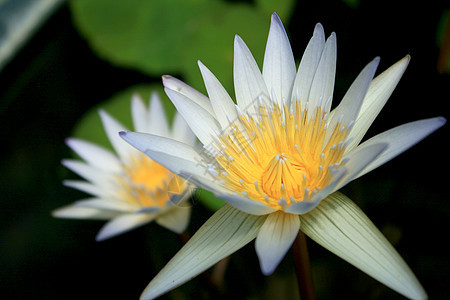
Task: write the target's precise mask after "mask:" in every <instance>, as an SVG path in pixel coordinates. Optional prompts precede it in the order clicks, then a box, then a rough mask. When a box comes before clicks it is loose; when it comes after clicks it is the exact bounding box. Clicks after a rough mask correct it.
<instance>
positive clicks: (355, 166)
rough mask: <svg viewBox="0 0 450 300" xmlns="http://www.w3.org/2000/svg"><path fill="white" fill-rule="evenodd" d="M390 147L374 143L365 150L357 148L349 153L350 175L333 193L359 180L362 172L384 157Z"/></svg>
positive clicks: (348, 165)
mask: <svg viewBox="0 0 450 300" xmlns="http://www.w3.org/2000/svg"><path fill="white" fill-rule="evenodd" d="M388 146H389V145H388V144H387V143H382V142H381V141H380V142H379V143H376V144H375V143H374V144H372V145H368V146H367V147H364V148H356V149H355V151H353V152H352V153H349V155H348V156H347V159H349V161H348V162H347V163H346V164H345V168H346V169H347V170H348V173H347V174H346V175H345V176H344V177H343V178H342V179H341V182H340V183H339V185H337V186H336V188H335V189H334V190H333V191H330V192H334V191H337V190H339V189H340V188H341V187H343V186H344V185H346V184H347V183H349V182H350V181H352V180H355V179H356V178H358V177H359V176H360V174H361V172H362V170H364V169H365V168H366V167H367V166H368V165H370V164H371V163H373V162H374V161H376V159H377V158H379V157H380V156H382V155H383V154H384V153H385V152H386V151H387V149H388V148H389V147H388Z"/></svg>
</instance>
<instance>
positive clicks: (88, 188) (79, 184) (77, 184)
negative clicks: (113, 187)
mask: <svg viewBox="0 0 450 300" xmlns="http://www.w3.org/2000/svg"><path fill="white" fill-rule="evenodd" d="M63 184H64V185H65V186H67V187H71V188H73V189H77V190H79V191H82V192H85V193H88V194H91V195H93V196H97V197H106V196H108V194H109V191H108V190H104V189H103V188H102V187H99V186H98V185H94V184H92V183H91V182H87V181H82V180H64V181H63Z"/></svg>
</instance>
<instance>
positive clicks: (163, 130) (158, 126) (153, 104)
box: [146, 92, 169, 136]
mask: <svg viewBox="0 0 450 300" xmlns="http://www.w3.org/2000/svg"><path fill="white" fill-rule="evenodd" d="M146 133H151V134H156V135H160V136H169V124H168V123H167V116H166V112H165V111H164V107H163V105H162V103H161V99H159V96H158V94H157V93H156V92H153V93H152V95H151V97H150V109H149V117H148V128H147V131H146Z"/></svg>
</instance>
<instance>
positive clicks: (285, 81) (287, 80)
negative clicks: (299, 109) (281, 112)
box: [262, 13, 296, 105]
mask: <svg viewBox="0 0 450 300" xmlns="http://www.w3.org/2000/svg"><path fill="white" fill-rule="evenodd" d="M295 71H296V70H295V60H294V55H293V54H292V49H291V44H290V43H289V38H288V36H287V34H286V31H285V30H284V27H283V23H282V22H281V20H280V18H279V17H278V15H277V14H276V13H273V14H272V21H271V24H270V30H269V37H268V39H267V45H266V52H265V54H264V64H263V71H262V74H263V78H264V81H265V83H266V86H267V90H268V91H269V92H271V96H272V91H273V93H274V96H275V98H276V100H277V102H278V104H279V105H281V104H283V103H285V102H287V101H289V100H290V94H291V88H292V84H293V82H294V78H295ZM283 99H284V100H285V101H283ZM272 101H275V99H272Z"/></svg>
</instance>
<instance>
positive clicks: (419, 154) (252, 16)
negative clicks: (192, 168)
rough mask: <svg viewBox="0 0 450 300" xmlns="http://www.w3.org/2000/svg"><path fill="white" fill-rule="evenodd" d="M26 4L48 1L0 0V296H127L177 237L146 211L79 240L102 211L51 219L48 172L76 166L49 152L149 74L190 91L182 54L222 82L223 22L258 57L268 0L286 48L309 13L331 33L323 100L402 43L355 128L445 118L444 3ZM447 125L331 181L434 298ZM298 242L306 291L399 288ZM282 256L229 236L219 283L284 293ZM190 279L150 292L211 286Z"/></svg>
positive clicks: (68, 197) (331, 294) (448, 263)
mask: <svg viewBox="0 0 450 300" xmlns="http://www.w3.org/2000/svg"><path fill="white" fill-rule="evenodd" d="M37 2H42V3H45V2H47V3H48V1H28V0H20V1H19V0H4V1H0V49H1V50H2V49H5V48H2V47H4V46H5V45H9V47H10V48H8V49H12V50H11V51H12V52H11V53H12V54H10V55H6V56H1V55H0V59H1V60H2V61H1V63H0V66H2V69H1V70H0V82H1V83H0V124H1V126H2V127H1V128H3V131H2V140H3V141H4V142H3V144H2V145H3V147H2V148H1V156H0V157H1V158H0V159H1V162H0V174H1V175H0V176H1V177H0V192H1V195H2V197H1V201H0V214H1V215H0V282H1V283H2V284H1V285H2V287H1V288H0V298H4V299H38V298H39V299H61V297H63V298H64V299H80V298H92V299H97V298H100V299H116V298H119V299H122V298H125V299H136V298H138V296H139V295H140V293H141V292H142V290H143V288H144V287H145V286H146V285H147V283H148V282H149V281H150V280H151V278H153V276H154V275H155V274H156V273H157V272H158V271H159V270H160V269H161V268H162V266H163V265H164V264H165V263H166V262H167V261H168V260H169V259H170V258H171V257H172V256H173V255H174V254H175V253H176V252H177V250H178V249H179V248H180V247H181V244H182V243H181V241H180V240H179V238H178V237H177V235H175V234H173V235H172V234H171V235H169V234H167V231H165V230H161V228H160V227H159V226H157V225H155V224H150V225H148V226H145V227H143V228H139V229H136V230H133V231H132V232H129V233H128V234H126V235H122V236H119V237H116V238H114V239H111V240H108V241H105V242H103V243H95V242H94V241H93V238H92V237H93V235H95V233H96V232H98V230H99V229H100V228H101V226H102V225H103V222H96V221H91V222H79V221H71V220H59V219H54V218H52V217H51V215H50V212H51V211H52V210H54V209H56V208H58V207H60V206H61V205H64V204H65V203H71V202H73V201H76V200H78V199H80V198H81V197H83V196H84V194H83V193H81V192H78V191H76V190H72V189H69V188H67V187H64V186H62V184H61V181H62V180H64V179H77V178H78V177H77V176H76V175H75V174H73V173H71V172H70V171H68V170H67V169H65V168H64V167H63V166H61V164H60V161H61V159H63V158H67V157H70V156H71V155H72V153H71V151H70V149H68V148H67V147H66V145H65V144H64V140H65V138H66V137H68V136H76V137H78V138H83V139H86V140H90V141H95V142H97V141H98V143H100V144H102V143H103V145H107V139H106V137H104V136H103V141H102V138H101V137H100V135H102V134H103V133H102V131H103V129H102V127H101V124H100V120H99V119H98V116H97V115H96V114H97V110H98V108H99V107H100V106H101V107H103V108H105V110H106V111H108V112H109V113H110V114H111V115H114V116H117V118H118V119H120V120H121V121H122V122H123V123H124V125H126V126H128V127H131V118H130V111H129V99H130V98H131V95H132V94H133V93H135V92H139V93H140V94H141V95H142V97H143V98H144V99H148V97H149V95H150V89H152V88H156V89H158V88H161V82H160V76H161V75H163V74H172V75H175V76H177V77H178V78H181V79H183V80H184V81H186V82H188V83H189V85H191V86H193V87H194V88H196V89H198V90H200V91H202V92H206V91H205V88H204V86H203V84H202V83H201V75H200V72H199V71H198V69H197V67H196V61H197V59H202V62H204V63H205V64H206V65H208V67H209V68H210V69H211V70H213V71H214V73H215V74H216V76H217V77H218V79H219V80H220V81H221V82H222V83H223V84H224V86H225V88H227V89H228V91H229V92H231V91H232V68H231V67H230V66H231V65H232V63H231V60H232V55H233V49H232V45H233V43H232V41H233V38H234V35H235V34H239V35H240V36H241V37H242V38H243V39H244V40H245V41H246V43H247V44H248V46H249V48H250V49H251V50H252V53H253V54H254V56H255V59H256V60H257V62H258V63H259V64H260V66H261V64H262V58H263V50H264V48H265V47H264V46H265V37H266V36H267V33H268V30H269V24H268V23H267V19H268V18H269V16H270V15H271V14H272V13H273V12H274V11H276V12H277V13H278V14H279V15H280V17H281V19H282V20H283V22H284V24H285V25H286V28H287V32H288V34H289V35H290V39H291V43H292V47H293V51H294V56H295V57H300V56H301V53H302V51H303V49H304V47H305V46H306V44H307V42H308V40H309V38H310V32H311V31H312V29H313V28H314V25H315V24H316V23H317V22H321V23H322V24H323V25H324V27H325V28H327V29H328V30H333V31H336V32H337V36H338V39H339V41H338V44H339V45H340V46H339V48H338V49H339V50H338V60H337V61H338V62H339V63H338V65H337V76H336V78H337V82H336V87H335V98H336V99H340V98H342V96H343V95H344V93H345V91H346V90H347V89H348V87H349V85H350V84H351V82H352V80H353V79H354V78H355V76H356V75H357V74H358V72H359V71H360V69H361V67H362V66H363V65H364V64H365V63H366V62H367V61H368V60H370V59H371V58H373V57H375V56H380V57H381V62H380V67H379V69H380V70H384V69H386V68H387V67H388V66H390V65H392V64H393V63H394V62H396V61H398V60H399V59H400V58H402V57H404V56H405V55H406V54H410V55H411V57H412V59H411V62H410V64H409V66H408V69H407V70H406V72H405V75H404V76H403V78H402V80H401V82H400V84H399V85H398V86H397V88H396V90H395V91H394V93H393V95H392V96H391V98H390V100H389V101H388V103H387V105H386V107H385V109H384V110H383V114H382V116H380V118H379V119H378V120H377V121H375V123H374V124H373V126H372V127H371V129H370V130H369V132H368V134H367V136H373V135H374V134H375V133H378V132H382V131H384V130H386V129H389V128H392V127H394V126H397V125H400V124H403V123H406V122H408V121H411V120H416V119H423V118H428V117H433V116H436V115H442V116H444V117H446V118H447V119H448V118H449V115H448V97H449V93H448V86H449V84H450V82H449V73H448V70H449V53H448V51H449V50H448V49H449V46H448V45H449V39H450V37H449V35H450V34H449V30H448V27H449V25H448V24H449V22H448V4H446V3H445V2H433V3H426V4H424V3H418V2H414V3H412V2H410V1H403V0H402V1H397V2H396V3H395V6H394V4H393V3H392V2H391V1H387V0H382V1H374V0H365V1H364V0H345V1H344V0H334V1H325V0H319V1H295V0H283V1H275V0H254V1H237V0H233V1H231V0H230V1H225V0H215V1H213V0H190V1H185V0H169V1H143V0H141V1H138V0H133V1H106V0H75V1H70V2H65V1H54V3H53V4H52V5H50V6H48V7H47V8H45V7H44V8H43V10H42V11H41V10H40V9H38V8H37V7H36V6H33V5H34V4H35V3H37ZM12 3H13V4H12ZM32 4H33V5H32ZM26 8H29V10H27V11H28V12H29V13H31V15H35V16H36V17H35V18H34V19H33V20H34V21H33V22H31V23H30V22H25V23H23V24H28V25H27V26H28V27H27V26H25V25H20V24H22V23H20V22H18V21H17V20H18V18H19V17H18V16H22V18H24V20H30V18H31V17H30V16H31V15H29V14H23V15H21V14H18V15H15V16H16V17H14V18H13V17H12V15H11V13H12V12H13V11H14V12H17V11H21V10H22V9H24V10H25V9H26ZM19 19H20V18H19ZM11 20H14V22H12V21H11ZM17 24H19V25H17ZM29 24H31V25H32V26H30V25H29ZM13 26H19V27H20V28H22V30H23V31H21V32H22V34H21V35H20V36H21V37H22V41H21V42H17V43H13V44H11V43H7V41H9V40H10V39H8V37H11V36H13V37H14V36H16V35H14V34H12V33H14V32H19V31H14V29H13V28H15V27H13ZM23 26H25V27H23ZM329 33H330V32H327V35H328V34H329ZM11 34H12V35H11ZM258 51H259V52H258ZM1 53H4V52H1V51H0V54H1ZM163 104H164V105H165V108H166V111H169V110H171V111H172V113H171V114H169V117H170V118H171V117H172V115H173V107H172V106H171V104H170V103H169V101H167V102H164V103H163ZM410 107H412V109H409V108H410ZM417 107H419V109H418V108H417ZM119 116H120V117H119ZM127 118H128V119H127ZM448 134H449V130H448V126H446V127H444V128H442V129H441V130H439V131H437V132H436V133H434V134H433V135H432V136H430V137H429V138H427V139H426V140H424V141H423V142H421V143H420V144H418V145H417V146H416V147H414V148H413V149H411V150H408V151H407V152H406V153H404V154H402V155H401V156H400V157H398V158H396V159H394V160H393V161H391V163H390V164H389V165H386V166H383V167H380V168H379V169H378V170H377V172H373V173H370V174H367V175H366V176H364V177H363V178H360V179H358V180H357V181H355V182H353V183H351V184H349V185H348V186H347V187H345V188H344V189H343V192H344V193H345V194H346V195H348V196H349V197H350V198H352V199H353V200H354V201H355V202H356V203H357V204H358V205H359V206H360V207H362V208H363V210H364V211H365V212H366V214H368V215H370V217H371V219H372V221H373V222H374V223H375V224H376V225H377V226H378V227H379V228H380V229H381V230H382V232H383V233H384V234H385V235H386V236H387V238H388V239H389V241H390V242H391V243H392V244H394V246H395V247H396V249H397V250H398V251H399V252H400V253H402V256H403V257H404V258H405V260H406V261H408V264H409V265H410V267H411V268H412V269H413V270H414V272H415V274H416V275H417V277H418V279H419V280H420V281H421V283H422V285H423V286H424V288H425V289H426V290H427V292H428V294H429V296H430V298H434V299H440V298H445V296H446V295H447V285H448V278H449V277H450V272H449V267H450V258H449V256H448V253H449V250H450V249H449V247H448V246H446V245H445V243H444V242H443V234H445V232H446V231H447V230H446V228H447V226H448V225H447V224H448V221H447V220H448V219H449V217H450V204H449V201H448V199H449V197H450V193H449V192H448V189H445V188H444V187H445V184H446V183H447V175H446V174H445V173H444V174H441V173H442V172H445V171H446V170H448V167H449V160H448V159H447V157H446V155H445V154H446V153H445V150H443V148H442V147H444V143H445V141H446V140H447V138H448ZM205 199H206V200H205ZM208 199H210V197H209V194H208V193H206V192H203V191H200V192H197V193H196V195H195V196H194V198H193V201H194V203H195V204H194V209H193V212H192V213H193V215H192V222H191V223H190V225H189V227H188V231H189V232H190V233H193V232H195V231H196V230H197V229H198V228H199V227H200V225H201V224H203V223H204V221H205V220H206V219H208V218H209V216H210V215H211V214H212V209H214V208H216V207H217V206H220V203H215V202H208ZM197 200H198V201H197ZM200 200H201V201H202V203H206V204H207V206H204V205H202V204H200V203H198V202H199V201H200ZM156 241H158V242H156ZM308 245H309V250H310V256H311V259H312V262H311V263H312V268H313V276H314V284H315V288H316V294H317V296H318V298H320V299H338V298H346V299H349V298H360V299H402V298H401V296H399V295H398V294H396V293H395V292H393V291H390V290H389V289H388V288H386V287H384V286H383V285H381V284H379V283H377V282H376V281H375V280H373V279H371V278H369V277H368V276H367V275H365V274H364V273H362V272H360V271H358V270H356V269H355V268H353V267H351V266H349V265H348V264H347V263H345V262H344V261H342V260H340V259H339V258H337V257H336V256H334V255H332V254H331V253H329V252H328V251H326V250H324V249H322V248H321V247H320V246H318V245H317V244H315V243H314V242H312V241H311V242H310V243H309V244H308ZM291 262H292V257H291V256H290V254H288V256H287V257H286V259H285V260H284V261H283V262H282V263H281V265H280V266H279V268H278V269H277V270H276V272H275V273H274V274H273V275H272V276H269V277H265V276H263V275H261V272H260V271H259V268H258V261H257V258H256V257H255V256H254V249H252V246H247V247H244V248H243V249H242V250H240V251H238V252H237V253H236V254H235V255H233V257H232V259H230V262H229V266H228V268H227V271H226V273H225V281H224V288H225V289H224V291H223V293H222V294H221V295H222V297H223V298H235V299H244V298H245V299H249V298H257V299H260V298H266V299H271V298H273V295H277V299H295V297H298V295H297V291H296V289H295V275H294V270H293V269H292V263H291ZM202 280H203V279H202V278H201V277H199V278H197V279H195V280H192V281H190V282H189V283H188V284H186V285H184V286H183V287H180V289H177V290H175V291H173V292H171V293H169V294H167V295H166V296H164V297H165V298H167V299H171V298H172V299H185V298H191V299H203V298H207V295H209V296H210V297H216V299H217V295H216V294H215V292H217V291H211V290H209V289H205V288H204V286H205V285H203V281H202ZM289 287H290V288H289ZM292 287H294V288H293V289H292ZM283 297H284V298H283Z"/></svg>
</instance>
